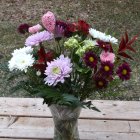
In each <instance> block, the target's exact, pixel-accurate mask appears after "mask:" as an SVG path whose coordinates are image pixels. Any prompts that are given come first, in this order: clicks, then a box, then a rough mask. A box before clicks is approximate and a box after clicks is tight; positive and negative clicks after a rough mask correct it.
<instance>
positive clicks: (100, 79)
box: [95, 77, 108, 89]
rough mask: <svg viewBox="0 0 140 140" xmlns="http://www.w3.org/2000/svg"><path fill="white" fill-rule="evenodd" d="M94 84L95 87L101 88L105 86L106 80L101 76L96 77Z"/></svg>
mask: <svg viewBox="0 0 140 140" xmlns="http://www.w3.org/2000/svg"><path fill="white" fill-rule="evenodd" d="M95 84H96V87H97V88H99V89H102V88H106V87H107V85H108V81H107V80H106V79H105V78H103V77H96V78H95Z"/></svg>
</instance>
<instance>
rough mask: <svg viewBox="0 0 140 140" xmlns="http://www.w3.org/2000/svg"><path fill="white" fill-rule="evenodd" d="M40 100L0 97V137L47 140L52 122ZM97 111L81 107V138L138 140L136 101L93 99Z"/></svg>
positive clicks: (139, 108) (139, 112)
mask: <svg viewBox="0 0 140 140" xmlns="http://www.w3.org/2000/svg"><path fill="white" fill-rule="evenodd" d="M42 101H43V100H42V99H37V98H36V99H34V98H0V140H51V139H52V137H53V121H52V117H51V114H50V111H49V109H48V107H47V105H42ZM93 102H94V105H96V106H97V107H98V108H99V109H100V110H101V112H95V111H92V110H88V109H86V110H85V109H83V110H82V112H81V116H80V119H79V133H80V138H81V140H140V102H138V101H106V100H95V101H93Z"/></svg>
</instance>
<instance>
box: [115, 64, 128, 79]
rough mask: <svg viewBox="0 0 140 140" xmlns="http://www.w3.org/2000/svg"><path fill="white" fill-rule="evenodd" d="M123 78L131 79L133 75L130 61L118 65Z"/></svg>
mask: <svg viewBox="0 0 140 140" xmlns="http://www.w3.org/2000/svg"><path fill="white" fill-rule="evenodd" d="M116 73H117V74H118V76H119V77H120V79H121V80H129V79H130V75H131V69H130V66H129V65H128V63H123V64H122V65H121V66H119V67H118V70H117V72H116Z"/></svg>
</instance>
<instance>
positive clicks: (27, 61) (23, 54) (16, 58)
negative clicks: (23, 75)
mask: <svg viewBox="0 0 140 140" xmlns="http://www.w3.org/2000/svg"><path fill="white" fill-rule="evenodd" d="M31 52H32V48H30V47H24V48H21V49H16V50H15V51H14V52H13V53H12V55H13V57H12V58H11V60H10V61H9V62H8V63H9V64H8V67H9V69H10V71H13V70H21V71H25V72H27V68H28V67H31V66H33V63H34V61H35V60H34V58H33V55H31V54H30V53H31Z"/></svg>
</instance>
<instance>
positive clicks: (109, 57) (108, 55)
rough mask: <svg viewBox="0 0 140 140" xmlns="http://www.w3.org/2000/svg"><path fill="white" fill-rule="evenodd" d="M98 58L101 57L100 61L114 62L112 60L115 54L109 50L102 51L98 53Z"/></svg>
mask: <svg viewBox="0 0 140 140" xmlns="http://www.w3.org/2000/svg"><path fill="white" fill-rule="evenodd" d="M100 59H101V61H102V62H106V61H109V62H111V63H114V61H115V54H114V53H110V52H105V51H102V53H101V54H100Z"/></svg>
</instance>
